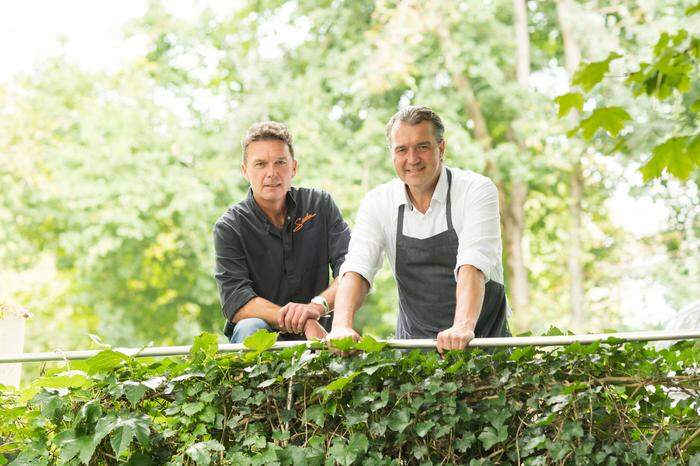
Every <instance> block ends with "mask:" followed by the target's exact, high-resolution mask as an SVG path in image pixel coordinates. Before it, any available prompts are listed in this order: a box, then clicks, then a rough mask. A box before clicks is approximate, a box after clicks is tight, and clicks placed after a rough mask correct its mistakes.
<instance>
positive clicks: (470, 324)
mask: <svg viewBox="0 0 700 466" xmlns="http://www.w3.org/2000/svg"><path fill="white" fill-rule="evenodd" d="M452 326H453V327H457V328H460V329H462V330H469V331H472V332H473V331H474V329H475V328H476V322H475V321H471V320H465V321H455V322H454V323H453V324H452Z"/></svg>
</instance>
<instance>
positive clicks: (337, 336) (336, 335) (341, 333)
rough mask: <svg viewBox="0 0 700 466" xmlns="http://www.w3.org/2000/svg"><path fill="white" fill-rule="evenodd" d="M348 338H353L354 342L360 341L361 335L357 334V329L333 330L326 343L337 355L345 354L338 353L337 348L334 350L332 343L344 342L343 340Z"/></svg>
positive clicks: (343, 328)
mask: <svg viewBox="0 0 700 466" xmlns="http://www.w3.org/2000/svg"><path fill="white" fill-rule="evenodd" d="M347 337H350V338H352V339H353V340H354V341H359V340H360V334H359V333H357V332H356V331H355V329H352V328H349V327H342V328H334V329H331V333H329V334H328V335H327V336H326V343H328V348H329V349H330V350H331V351H333V352H334V353H336V354H341V353H343V352H342V351H338V350H336V349H335V348H333V345H332V343H331V342H332V341H333V340H342V339H343V338H347Z"/></svg>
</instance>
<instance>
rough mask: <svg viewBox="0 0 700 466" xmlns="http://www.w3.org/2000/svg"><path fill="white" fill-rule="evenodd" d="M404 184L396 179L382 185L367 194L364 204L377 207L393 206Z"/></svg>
mask: <svg viewBox="0 0 700 466" xmlns="http://www.w3.org/2000/svg"><path fill="white" fill-rule="evenodd" d="M402 189H403V182H402V181H401V180H400V179H398V178H394V179H393V180H391V181H387V182H386V183H382V184H380V185H379V186H377V187H376V188H373V189H371V190H369V191H368V192H367V194H365V197H364V200H363V203H369V204H372V205H376V206H386V205H392V204H393V203H394V201H395V198H396V196H397V195H398V194H400V193H401V192H402Z"/></svg>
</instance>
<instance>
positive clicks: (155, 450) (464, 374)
mask: <svg viewBox="0 0 700 466" xmlns="http://www.w3.org/2000/svg"><path fill="white" fill-rule="evenodd" d="M275 338H276V336H275V334H267V333H258V334H256V335H254V336H253V337H251V338H250V339H249V340H248V341H247V344H248V345H249V346H250V347H252V348H254V349H255V351H252V352H250V353H244V354H231V355H225V356H220V357H217V356H216V354H215V353H216V337H215V336H213V335H208V334H204V335H202V336H200V337H198V338H197V339H196V340H195V345H194V348H193V351H192V354H191V355H190V357H189V358H179V359H174V358H169V359H159V360H155V359H151V360H143V359H141V360H138V359H134V358H129V357H127V356H125V355H123V354H121V353H119V352H116V351H113V350H105V351H102V352H101V353H99V354H98V355H97V356H95V357H93V358H91V359H89V360H86V361H82V362H74V363H71V364H70V366H69V367H67V368H65V369H63V371H62V372H58V373H56V374H53V375H50V376H43V377H41V378H39V379H37V380H35V381H34V382H33V383H32V384H31V386H30V387H28V388H27V389H25V390H24V391H20V392H14V391H11V390H10V389H9V388H7V387H6V388H4V389H3V394H2V397H0V443H1V444H2V446H1V447H0V464H1V463H5V462H8V461H9V462H10V463H11V464H15V465H24V464H27V465H29V464H31V465H41V464H76V465H77V464H81V463H84V464H124V463H127V464H134V465H136V464H172V465H176V464H202V465H206V464H235V465H238V464H295V465H303V464H328V465H331V464H334V463H335V464H342V465H347V464H367V465H373V464H377V465H378V464H470V465H477V464H479V465H485V464H529V465H534V464H553V463H561V464H649V465H657V464H694V465H698V464H700V435H699V434H700V416H699V414H698V410H699V409H700V405H699V401H698V400H699V399H700V387H699V384H700V382H699V380H700V371H699V370H698V367H699V365H698V353H699V351H698V346H697V345H694V344H693V342H682V343H678V344H676V345H674V346H672V347H671V348H669V349H664V350H660V351H657V350H656V349H654V348H653V347H651V346H645V345H643V344H641V343H626V344H621V343H618V344H615V343H613V344H602V345H601V344H590V345H580V344H575V345H572V346H568V347H564V348H558V349H553V350H541V349H535V348H531V347H528V348H518V349H514V350H512V351H498V352H495V353H493V354H490V353H486V352H483V351H480V350H473V351H469V352H463V353H460V352H456V353H450V354H448V355H447V356H446V357H445V358H441V357H439V356H438V355H437V354H436V353H434V352H423V353H421V352H419V351H414V352H411V353H407V352H404V353H401V352H399V351H393V350H387V349H385V348H383V344H381V343H377V342H376V341H374V340H372V339H371V338H366V339H364V340H362V342H360V343H359V344H358V345H357V350H358V352H357V353H356V354H355V355H353V356H350V357H341V356H336V355H333V354H331V353H330V352H328V351H325V350H322V351H317V352H315V353H312V352H310V351H305V350H304V348H303V347H299V348H296V349H288V350H284V351H281V352H273V351H264V350H265V349H266V348H269V346H270V345H271V344H272V343H273V342H274V341H275ZM340 345H341V347H342V348H345V349H349V348H351V347H353V345H354V344H353V343H351V342H349V341H344V342H341V343H340ZM3 455H4V456H3Z"/></svg>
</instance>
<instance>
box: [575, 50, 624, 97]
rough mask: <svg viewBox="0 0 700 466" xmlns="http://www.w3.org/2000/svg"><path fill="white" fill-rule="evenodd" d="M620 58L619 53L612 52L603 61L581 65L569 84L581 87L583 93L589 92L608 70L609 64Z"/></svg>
mask: <svg viewBox="0 0 700 466" xmlns="http://www.w3.org/2000/svg"><path fill="white" fill-rule="evenodd" d="M620 57H622V55H620V54H619V53H614V52H612V53H610V54H609V55H608V57H607V58H606V59H605V60H601V61H596V62H592V63H585V64H583V65H581V68H580V69H579V70H578V71H576V73H574V76H573V77H572V78H571V83H572V84H573V85H574V86H577V85H578V86H581V88H582V89H583V90H584V91H585V92H590V90H591V89H593V88H594V87H595V86H596V84H598V83H599V82H600V81H602V79H603V77H604V76H605V75H606V74H607V72H608V71H609V70H610V62H611V61H613V60H617V59H618V58H620Z"/></svg>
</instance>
